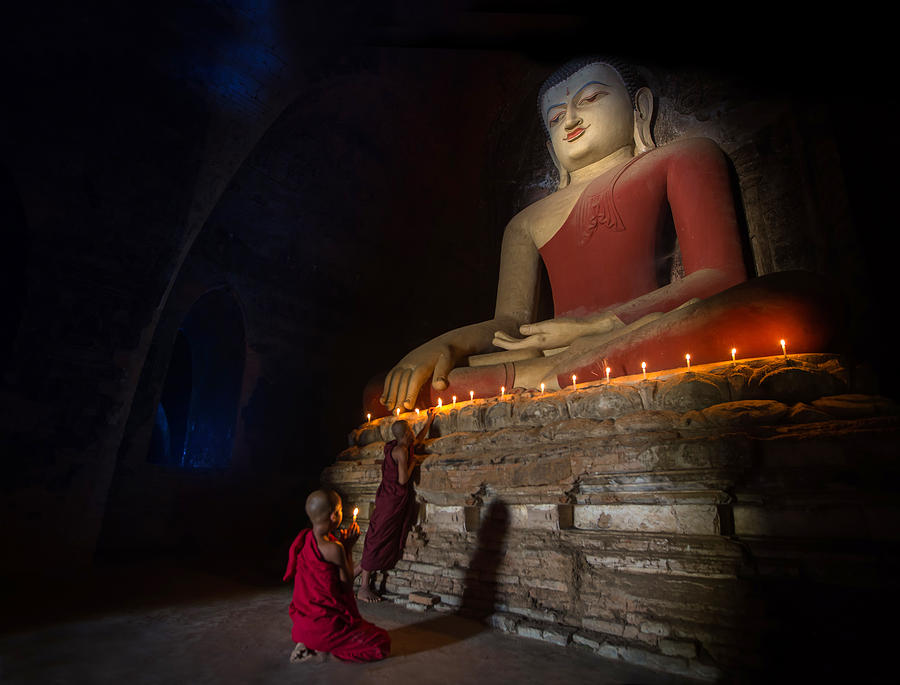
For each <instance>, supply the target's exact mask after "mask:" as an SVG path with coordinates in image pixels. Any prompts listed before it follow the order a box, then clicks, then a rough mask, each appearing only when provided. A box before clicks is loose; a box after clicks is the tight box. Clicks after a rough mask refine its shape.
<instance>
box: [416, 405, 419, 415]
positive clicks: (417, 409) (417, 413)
mask: <svg viewBox="0 0 900 685" xmlns="http://www.w3.org/2000/svg"><path fill="white" fill-rule="evenodd" d="M418 415H419V408H418V407H416V416H418Z"/></svg>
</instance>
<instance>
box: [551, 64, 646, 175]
mask: <svg viewBox="0 0 900 685" xmlns="http://www.w3.org/2000/svg"><path fill="white" fill-rule="evenodd" d="M538 109H539V111H540V116H541V120H542V121H543V123H544V126H545V128H546V130H547V134H548V136H549V138H550V140H549V141H548V144H547V147H548V149H549V151H550V154H551V156H553V157H554V163H555V164H556V165H557V168H559V171H560V186H561V187H562V186H565V185H566V184H567V183H568V174H569V173H571V172H573V171H576V170H577V169H582V168H584V167H586V166H588V165H590V164H593V163H594V162H598V161H600V160H602V159H604V158H605V157H607V156H609V155H611V154H612V153H614V152H616V151H617V150H620V149H622V148H625V147H629V146H630V147H631V148H632V149H633V151H634V153H640V152H644V151H646V150H648V149H650V148H652V147H654V144H653V139H652V137H651V134H650V121H651V117H652V115H653V95H652V93H651V92H650V89H649V88H647V87H646V86H645V85H644V82H643V79H642V78H641V77H640V75H639V74H638V73H637V71H636V70H634V69H633V68H631V67H629V66H628V65H627V64H624V63H622V62H619V61H617V60H611V59H604V58H600V57H586V58H581V59H577V60H573V61H571V62H567V63H566V64H564V65H563V66H562V67H560V68H559V69H557V70H556V71H555V72H554V73H553V74H552V75H551V76H550V77H549V78H548V79H547V80H546V81H545V82H544V84H543V86H541V90H540V92H539V94H538Z"/></svg>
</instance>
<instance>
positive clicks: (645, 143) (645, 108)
mask: <svg viewBox="0 0 900 685" xmlns="http://www.w3.org/2000/svg"><path fill="white" fill-rule="evenodd" d="M655 105H656V103H655V102H654V99H653V92H652V91H651V90H650V89H649V88H647V87H643V88H638V91H637V93H635V94H634V154H636V155H639V154H641V153H642V152H647V150H652V149H653V148H655V147H656V143H654V142H653V132H652V131H651V130H650V122H651V121H652V120H653V108H654V106H655Z"/></svg>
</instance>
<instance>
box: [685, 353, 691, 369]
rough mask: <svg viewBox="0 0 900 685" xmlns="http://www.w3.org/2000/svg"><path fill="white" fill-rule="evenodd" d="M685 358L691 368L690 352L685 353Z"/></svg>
mask: <svg viewBox="0 0 900 685" xmlns="http://www.w3.org/2000/svg"><path fill="white" fill-rule="evenodd" d="M684 360H685V361H686V362H687V367H688V369H690V368H691V355H689V354H686V355H684Z"/></svg>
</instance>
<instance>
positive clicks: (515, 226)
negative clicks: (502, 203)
mask: <svg viewBox="0 0 900 685" xmlns="http://www.w3.org/2000/svg"><path fill="white" fill-rule="evenodd" d="M581 190H582V189H580V188H579V189H574V188H561V189H559V190H556V191H554V192H552V193H550V194H549V195H547V196H546V197H543V198H541V199H540V200H538V201H537V202H533V203H532V204H530V205H528V206H527V207H525V209H523V210H522V211H520V212H519V213H518V214H516V215H515V216H514V217H513V218H512V219H510V221H509V224H508V225H507V230H511V231H525V232H527V233H529V234H531V235H534V234H535V233H536V232H537V233H540V232H541V231H542V230H546V229H547V228H548V227H550V228H559V225H560V217H562V218H563V219H565V217H566V216H567V215H568V214H569V212H570V211H571V210H572V205H573V204H574V203H575V202H576V201H577V199H578V195H579V193H580V191H581Z"/></svg>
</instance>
